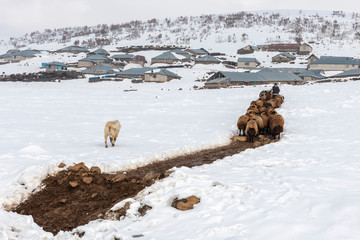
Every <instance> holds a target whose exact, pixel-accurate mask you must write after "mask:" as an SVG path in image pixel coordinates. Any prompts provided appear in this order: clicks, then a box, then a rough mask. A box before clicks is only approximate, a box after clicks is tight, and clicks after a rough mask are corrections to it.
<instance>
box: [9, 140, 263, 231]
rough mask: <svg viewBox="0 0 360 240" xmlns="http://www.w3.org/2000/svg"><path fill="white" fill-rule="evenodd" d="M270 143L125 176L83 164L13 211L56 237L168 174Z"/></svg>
mask: <svg viewBox="0 0 360 240" xmlns="http://www.w3.org/2000/svg"><path fill="white" fill-rule="evenodd" d="M269 142H270V140H269V139H268V138H264V139H262V140H261V142H258V143H257V144H256V145H254V144H253V143H248V142H240V141H232V142H231V143H230V144H229V145H226V146H222V147H217V148H214V149H206V150H202V151H199V152H195V153H191V154H187V155H183V156H178V157H174V158H169V159H167V160H165V161H159V162H155V163H152V164H150V165H147V166H143V167H139V168H137V169H135V170H131V171H127V172H126V174H124V173H122V172H119V173H115V174H104V173H101V170H100V169H99V168H96V167H95V168H94V167H93V168H91V169H88V168H87V167H86V166H85V165H84V164H83V163H80V164H77V165H75V166H73V167H69V168H68V169H65V170H63V171H61V172H59V173H58V174H56V175H54V176H48V177H47V178H46V179H45V180H44V181H43V182H42V184H43V186H44V187H43V189H42V190H41V191H39V192H37V193H35V194H33V195H31V196H30V197H29V198H28V199H27V200H26V201H25V202H23V203H21V204H20V205H19V206H17V207H16V208H15V209H13V211H15V212H17V213H19V214H24V215H32V216H33V218H34V221H35V222H36V223H37V224H38V225H39V226H41V227H43V228H44V230H45V231H48V232H52V233H53V234H57V233H58V232H59V231H60V230H63V231H70V230H72V229H73V228H76V227H78V226H81V225H84V224H87V223H88V222H90V221H92V220H95V219H101V218H104V216H105V214H106V212H108V211H109V209H110V208H111V207H112V206H114V205H115V204H116V203H118V202H120V201H122V200H124V199H126V198H130V197H134V196H136V195H137V194H138V193H139V192H140V191H141V190H143V189H144V188H145V187H147V186H150V185H151V184H153V183H154V181H156V180H158V179H162V178H164V177H167V176H168V175H169V173H168V172H167V171H168V170H169V169H171V168H173V167H181V166H186V167H190V168H191V167H194V166H199V165H203V164H209V163H212V162H214V161H216V160H219V159H222V158H224V157H226V156H231V155H234V154H237V153H239V152H241V151H243V150H245V149H247V148H253V147H254V146H259V145H263V144H266V143H269ZM148 209H151V207H150V206H145V207H144V208H142V209H139V212H140V214H145V213H144V211H145V212H146V210H148ZM125 214H126V210H123V211H122V212H121V211H120V213H118V216H117V218H118V217H119V216H124V215H125Z"/></svg>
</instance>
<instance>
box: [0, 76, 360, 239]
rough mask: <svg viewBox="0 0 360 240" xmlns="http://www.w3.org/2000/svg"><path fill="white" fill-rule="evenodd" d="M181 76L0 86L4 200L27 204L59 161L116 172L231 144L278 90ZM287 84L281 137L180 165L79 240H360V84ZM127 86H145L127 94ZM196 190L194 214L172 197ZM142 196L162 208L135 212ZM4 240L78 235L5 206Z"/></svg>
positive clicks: (0, 195)
mask: <svg viewBox="0 0 360 240" xmlns="http://www.w3.org/2000/svg"><path fill="white" fill-rule="evenodd" d="M178 71H183V72H180V74H183V76H184V77H183V79H182V80H174V81H171V82H169V83H163V84H156V83H146V84H132V83H130V82H129V81H126V80H125V81H124V82H100V83H95V84H89V83H87V81H86V80H74V81H62V82H60V83H1V86H0V101H1V103H2V104H1V105H0V112H1V122H0V132H1V138H0V162H1V167H0V169H1V170H0V185H1V186H2V187H1V188H0V203H1V204H2V205H3V207H6V206H10V205H12V204H16V203H18V202H19V201H21V200H23V199H25V198H26V197H27V196H28V194H29V193H31V192H32V191H33V190H34V189H36V188H37V187H38V184H39V183H40V181H41V180H42V179H43V178H44V177H45V176H46V175H47V174H53V173H54V172H56V171H57V170H58V168H57V166H58V164H59V163H61V162H65V163H66V164H67V165H71V164H73V163H75V162H81V161H83V162H85V163H86V164H87V165H89V166H92V165H98V166H100V167H101V168H102V169H103V170H104V171H106V172H112V171H117V170H124V169H129V168H135V167H137V166H140V165H144V164H147V163H150V162H152V161H154V160H158V159H163V158H165V157H167V156H172V155H176V154H181V153H184V152H189V151H195V150H197V149H201V148H207V147H212V146H215V145H223V144H226V143H227V142H228V139H229V137H230V136H231V135H233V134H235V133H236V121H237V117H238V116H239V115H240V114H243V113H244V112H245V110H246V108H247V107H248V105H249V103H250V101H252V100H253V99H255V98H257V96H258V93H259V92H260V91H261V90H263V89H268V88H270V86H256V87H244V88H233V89H219V90H198V91H196V90H193V89H192V86H193V85H194V84H196V83H195V82H194V79H195V78H194V75H195V76H196V75H197V74H198V73H199V72H201V73H203V72H204V71H203V70H201V69H198V70H197V69H193V70H190V71H189V72H187V71H185V70H178ZM191 71H193V72H191ZM185 72H186V73H185ZM176 73H177V74H179V72H176ZM280 87H281V93H282V94H283V95H284V96H285V102H284V104H283V105H282V107H281V109H280V110H279V112H280V113H281V114H282V115H283V116H284V118H285V121H286V123H285V132H284V134H283V136H282V139H281V141H279V142H277V143H273V144H268V145H266V146H263V147H260V148H257V149H251V150H246V151H245V152H242V153H240V154H237V155H234V156H232V157H227V158H225V159H223V160H219V161H217V162H215V163H213V164H210V165H204V166H200V167H195V168H192V169H189V168H185V167H184V168H179V169H176V170H175V172H174V173H173V174H172V175H171V176H170V177H168V178H166V179H163V180H162V181H159V182H157V183H155V184H154V185H153V186H151V187H149V188H147V189H145V190H144V191H143V192H142V193H141V194H140V195H139V196H138V198H136V199H133V200H132V201H133V204H132V205H131V209H130V212H129V216H128V217H127V218H126V219H124V220H122V221H100V220H99V221H93V222H91V223H89V224H87V225H85V226H80V227H79V228H78V229H75V230H74V231H80V232H82V231H84V232H85V235H84V236H83V237H82V238H81V239H114V238H115V237H116V238H120V239H133V237H132V236H133V235H136V234H143V235H144V236H143V237H142V238H140V239H157V240H158V239H179V240H183V239H277V240H278V239H286V240H287V239H299V240H300V239H357V238H358V236H359V234H360V230H359V228H358V223H359V221H360V205H359V203H358V199H359V198H360V191H359V188H358V183H359V181H360V163H359V161H358V159H360V154H359V151H358V148H359V147H360V141H359V138H358V134H359V133H360V126H359V124H358V119H359V117H360V111H359V110H360V97H359V96H360V82H345V83H327V84H313V85H304V86H289V85H281V86H280ZM179 88H182V89H183V90H181V91H179ZM129 89H137V91H130V92H124V90H129ZM113 119H119V120H120V122H121V124H122V125H123V128H122V129H121V132H120V136H119V139H118V142H117V145H116V146H115V147H114V148H108V149H105V148H104V142H103V127H104V124H105V122H106V121H108V120H113ZM190 195H195V196H197V197H199V198H201V202H200V203H199V204H198V205H196V206H195V208H194V209H193V210H191V211H187V212H181V211H178V210H176V209H174V208H172V207H171V206H170V204H171V201H172V199H174V198H175V197H180V198H181V197H187V196H190ZM140 202H141V203H145V204H147V205H150V206H152V207H153V209H152V210H151V211H149V212H148V213H147V215H146V216H144V217H138V216H137V215H136V214H135V212H136V209H137V208H138V206H139V204H140ZM0 239H78V237H77V236H74V235H73V234H71V233H68V232H60V233H59V234H58V235H57V236H55V237H53V236H52V234H50V233H47V232H44V231H43V230H42V229H41V228H40V227H38V226H37V225H36V224H35V223H34V222H33V221H32V218H31V216H22V215H18V214H15V213H11V212H7V211H5V210H4V209H1V210H0Z"/></svg>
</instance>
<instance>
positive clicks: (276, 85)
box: [271, 83, 280, 96]
mask: <svg viewBox="0 0 360 240" xmlns="http://www.w3.org/2000/svg"><path fill="white" fill-rule="evenodd" d="M271 92H272V95H273V96H275V95H279V93H280V88H279V86H278V84H277V83H275V84H274V86H273V87H272V89H271Z"/></svg>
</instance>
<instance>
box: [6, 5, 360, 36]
mask: <svg viewBox="0 0 360 240" xmlns="http://www.w3.org/2000/svg"><path fill="white" fill-rule="evenodd" d="M0 3H1V5H0V14H1V15H0V37H9V36H14V35H19V34H24V33H27V32H32V31H36V30H40V31H42V30H44V29H46V28H50V29H53V28H60V27H67V26H84V25H88V26H92V25H96V24H101V23H107V24H113V23H122V22H127V21H130V20H147V19H151V18H165V17H177V16H197V15H201V14H212V13H214V14H219V13H234V12H239V11H252V10H273V9H276V10H277V9H299V10H300V9H302V10H343V11H347V12H351V13H352V12H360V0H341V1H335V0H327V1H323V0H321V1H319V0H316V1H315V0H298V1H294V0H179V1H171V0H127V1H124V0H0Z"/></svg>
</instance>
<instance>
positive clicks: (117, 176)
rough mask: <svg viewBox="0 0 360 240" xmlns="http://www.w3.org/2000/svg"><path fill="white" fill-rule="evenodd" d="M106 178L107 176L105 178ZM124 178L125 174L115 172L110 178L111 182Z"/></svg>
mask: <svg viewBox="0 0 360 240" xmlns="http://www.w3.org/2000/svg"><path fill="white" fill-rule="evenodd" d="M107 179H108V178H107ZM125 179H126V175H125V174H123V173H119V174H116V175H115V176H114V177H112V178H111V179H110V181H111V182H114V183H115V182H121V181H124V180H125Z"/></svg>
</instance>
